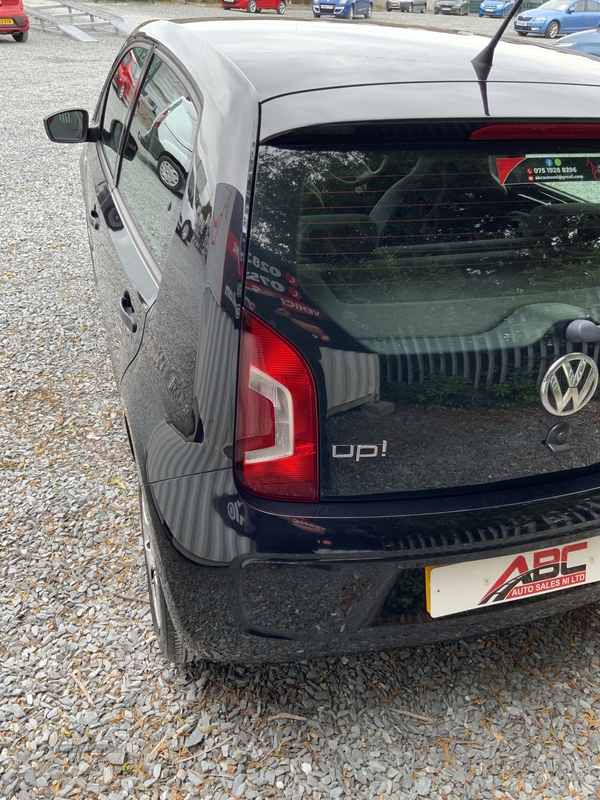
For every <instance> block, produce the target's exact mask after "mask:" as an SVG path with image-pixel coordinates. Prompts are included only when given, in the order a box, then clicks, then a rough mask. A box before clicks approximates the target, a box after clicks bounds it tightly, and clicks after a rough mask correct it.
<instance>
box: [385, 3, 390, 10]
mask: <svg viewBox="0 0 600 800" xmlns="http://www.w3.org/2000/svg"><path fill="white" fill-rule="evenodd" d="M385 10H386V11H391V10H392V7H391V5H390V4H389V3H386V4H385Z"/></svg>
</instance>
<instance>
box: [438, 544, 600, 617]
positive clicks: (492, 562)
mask: <svg viewBox="0 0 600 800" xmlns="http://www.w3.org/2000/svg"><path fill="white" fill-rule="evenodd" d="M596 581H600V536H596V537H594V538H593V539H587V540H585V541H582V542H572V543H571V544H566V545H558V546H556V547H545V548H543V549H540V550H531V551H529V552H528V553H522V554H521V555H514V556H498V558H486V559H483V560H481V561H470V562H468V563H465V564H452V565H449V566H446V567H429V568H428V569H427V570H426V589H427V610H428V611H429V613H430V614H431V616H432V617H445V616H448V614H458V613H459V612H460V611H469V610H470V609H473V608H493V607H494V606H497V605H499V604H500V603H510V602H511V601H513V600H523V599H524V598H526V597H535V596H539V595H542V594H549V593H550V592H558V591H560V590H561V589H568V588H569V587H571V586H581V585H582V584H585V583H595V582H596Z"/></svg>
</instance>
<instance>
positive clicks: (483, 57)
mask: <svg viewBox="0 0 600 800" xmlns="http://www.w3.org/2000/svg"><path fill="white" fill-rule="evenodd" d="M522 3H523V0H517V2H516V3H515V4H514V6H513V7H512V9H511V11H510V12H509V14H508V16H507V17H506V19H505V20H504V22H503V23H502V24H501V25H500V27H499V28H498V30H497V31H496V33H495V34H494V35H493V36H492V38H491V39H490V41H489V43H488V44H486V46H485V47H484V48H483V50H482V51H481V52H480V53H479V54H478V55H476V56H475V58H474V59H473V60H472V61H471V64H473V68H474V69H475V74H476V75H477V80H478V82H479V89H480V91H481V99H482V100H483V111H484V113H485V116H486V117H489V116H490V110H489V106H488V97H487V84H486V81H487V79H488V75H489V74H490V72H491V69H492V66H493V64H494V51H495V50H496V45H497V44H498V42H499V41H500V39H501V38H502V34H503V33H504V31H505V30H506V29H507V28H508V26H509V24H510V21H511V20H512V18H513V17H514V16H515V14H516V13H517V11H518V10H519V8H520V7H521V4H522Z"/></svg>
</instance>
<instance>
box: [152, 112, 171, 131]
mask: <svg viewBox="0 0 600 800" xmlns="http://www.w3.org/2000/svg"><path fill="white" fill-rule="evenodd" d="M170 110H171V109H169V108H165V110H164V111H162V112H161V113H160V114H159V115H158V117H157V118H156V119H155V120H154V123H153V125H152V127H154V128H158V126H159V125H160V124H161V123H162V122H164V121H165V119H166V118H167V116H168V115H169V111H170Z"/></svg>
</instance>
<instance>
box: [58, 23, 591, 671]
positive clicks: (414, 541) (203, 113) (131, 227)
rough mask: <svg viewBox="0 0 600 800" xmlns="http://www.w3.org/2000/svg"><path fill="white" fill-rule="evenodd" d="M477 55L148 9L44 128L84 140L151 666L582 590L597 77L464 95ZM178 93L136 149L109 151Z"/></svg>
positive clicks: (350, 639) (439, 41) (416, 624)
mask: <svg viewBox="0 0 600 800" xmlns="http://www.w3.org/2000/svg"><path fill="white" fill-rule="evenodd" d="M485 43H486V40H485V39H481V38H478V37H463V36H456V35H453V34H448V33H433V32H430V31H417V30H403V29H402V28H394V27H387V26H377V25H368V26H367V27H364V26H362V25H361V26H360V28H356V27H354V26H352V25H345V24H343V23H339V24H338V23H335V22H333V23H331V24H327V25H322V24H321V25H318V24H314V23H312V22H309V21H306V22H299V21H297V20H294V21H290V22H285V21H278V20H277V21H276V20H248V21H245V20H244V21H242V20H227V21H206V22H186V23H181V24H179V23H174V22H166V21H157V22H152V23H149V24H146V25H144V26H142V27H141V28H139V29H138V30H137V31H136V32H135V33H134V34H133V36H132V38H131V39H130V40H129V41H128V42H127V44H126V45H125V47H124V48H123V50H122V52H121V55H120V56H119V59H118V61H117V63H115V65H114V67H113V70H112V72H111V74H110V75H109V76H108V78H107V80H106V84H105V87H104V90H103V92H102V95H101V97H100V100H99V103H98V106H97V108H96V111H95V113H94V116H93V118H92V119H91V120H90V119H88V115H87V113H86V112H84V111H67V112H62V113H60V114H55V115H52V116H50V117H48V119H47V120H46V127H47V130H48V133H49V135H50V137H51V138H53V139H54V140H57V141H85V142H87V144H86V145H85V147H84V151H83V154H82V162H81V164H82V175H83V185H84V194H85V204H86V210H87V219H88V230H89V237H90V244H91V251H92V256H93V265H94V271H95V276H96V281H97V285H98V291H99V297H100V305H101V309H102V313H103V316H104V321H105V325H106V328H107V330H108V336H109V342H110V347H111V352H112V359H113V363H114V370H115V374H116V378H117V381H118V384H119V387H120V392H121V396H122V399H123V405H124V409H125V418H126V423H127V429H128V431H129V435H130V440H131V446H132V451H133V454H134V457H135V460H136V463H137V469H138V474H139V481H140V499H141V511H142V530H143V544H144V550H145V554H146V562H147V567H148V581H149V588H150V595H151V600H152V611H153V616H154V621H155V625H156V629H157V634H158V637H159V640H160V643H161V646H162V649H163V651H164V652H165V653H166V655H167V656H168V657H169V658H170V659H172V660H174V661H176V662H185V661H187V660H190V659H193V658H196V657H202V658H207V659H212V660H227V661H244V662H269V661H283V660H290V659H298V658H305V657H308V656H317V655H319V654H324V653H327V654H334V653H342V652H350V651H359V650H365V649H373V648H382V647H388V646H399V645H403V646H406V645H413V644H423V643H428V642H435V641H440V640H449V639H453V638H457V637H465V636H473V635H477V634H480V633H481V632H484V631H487V630H490V629H496V628H501V627H504V626H514V625H515V624H518V623H523V622H525V621H528V620H532V619H535V618H538V617H542V616H544V615H548V614H550V613H553V612H557V611H562V610H566V609H570V608H574V607H576V606H579V605H581V604H585V603H589V602H592V601H597V600H598V599H599V598H600V583H599V581H600V537H599V534H600V422H599V418H598V412H599V410H600V409H599V405H598V397H597V393H596V387H597V383H598V361H599V357H600V326H599V325H598V324H597V323H600V111H599V110H598V109H599V106H598V102H597V98H598V96H599V93H600V64H596V63H593V62H591V61H590V60H588V59H582V58H580V57H578V56H575V55H572V54H569V53H564V52H551V51H548V50H547V49H544V48H538V47H535V46H525V47H524V46H523V45H522V44H520V43H517V44H500V45H499V46H498V49H497V51H496V55H495V62H496V63H495V66H494V67H493V69H492V71H491V73H490V75H489V77H488V79H487V81H485V80H483V79H481V75H479V78H478V76H477V75H476V74H475V72H474V69H473V66H472V64H471V60H472V59H473V58H474V57H475V56H476V55H477V53H478V52H479V51H480V50H481V48H482V47H483V45H484V44H485ZM349 54H352V58H349ZM131 55H133V56H134V57H135V60H136V62H137V64H138V65H139V66H140V70H139V74H138V75H137V78H136V85H135V87H133V90H132V91H131V92H129V93H128V95H127V96H126V97H125V96H123V97H119V93H118V91H117V89H116V86H115V81H114V80H113V75H114V74H116V72H117V71H118V68H119V62H120V61H122V60H123V59H127V58H130V57H131ZM416 67H418V68H416ZM416 76H417V77H416ZM181 108H184V109H185V115H182V120H181V124H179V125H178V126H172V130H173V131H176V134H173V136H172V137H171V139H169V142H170V144H169V145H168V148H166V149H165V151H164V152H158V150H157V149H156V148H155V151H152V150H148V149H146V148H144V147H141V146H140V140H141V138H142V137H144V136H146V137H147V136H148V132H149V131H152V129H153V128H157V127H158V126H163V123H164V121H165V117H168V115H169V114H174V113H175V111H174V109H181ZM156 139H157V141H159V140H160V137H156ZM165 141H166V139H165ZM159 149H160V148H159ZM186 153H187V154H188V155H187V156H185V157H184V155H178V154H186ZM161 158H168V159H169V160H170V161H171V162H173V164H174V165H175V167H176V169H177V170H178V171H180V172H181V174H182V176H183V185H182V187H181V189H179V190H178V191H173V190H172V189H169V187H168V186H165V184H164V183H163V182H161V179H160V175H159V167H158V165H159V163H160V162H161ZM178 159H180V160H178ZM163 163H164V162H163Z"/></svg>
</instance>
